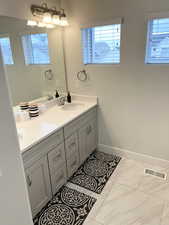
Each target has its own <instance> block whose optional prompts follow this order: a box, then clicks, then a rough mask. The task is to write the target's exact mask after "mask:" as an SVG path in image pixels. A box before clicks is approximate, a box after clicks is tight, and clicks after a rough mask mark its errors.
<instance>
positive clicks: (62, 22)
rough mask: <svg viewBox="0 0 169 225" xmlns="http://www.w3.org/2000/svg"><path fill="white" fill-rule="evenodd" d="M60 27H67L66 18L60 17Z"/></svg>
mask: <svg viewBox="0 0 169 225" xmlns="http://www.w3.org/2000/svg"><path fill="white" fill-rule="evenodd" d="M60 25H61V26H68V25H69V24H68V21H67V17H61V19H60Z"/></svg>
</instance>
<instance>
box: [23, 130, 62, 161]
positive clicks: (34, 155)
mask: <svg viewBox="0 0 169 225" xmlns="http://www.w3.org/2000/svg"><path fill="white" fill-rule="evenodd" d="M62 142H64V137H63V129H61V130H59V131H57V132H55V133H54V134H52V135H50V136H49V137H47V138H46V139H44V140H43V141H41V142H40V143H38V144H35V146H33V147H32V148H30V149H29V150H27V151H25V152H24V153H23V154H22V157H23V161H24V163H25V164H26V163H27V162H28V161H29V162H31V161H32V162H33V161H36V160H37V159H39V158H40V157H42V156H43V155H45V154H47V153H48V152H49V151H50V150H51V149H53V148H54V147H56V146H58V145H59V144H60V143H62Z"/></svg>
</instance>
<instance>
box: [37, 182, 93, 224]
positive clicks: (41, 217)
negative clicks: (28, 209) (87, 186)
mask: <svg viewBox="0 0 169 225" xmlns="http://www.w3.org/2000/svg"><path fill="white" fill-rule="evenodd" d="M95 202H96V199H95V198H92V197H90V196H88V195H86V194H83V193H80V192H78V191H76V190H73V189H71V188H68V187H66V186H64V187H63V188H61V189H60V191H59V192H58V193H57V194H56V195H55V196H54V197H53V199H52V200H51V201H50V202H49V203H48V204H47V205H46V206H45V207H44V208H43V209H42V210H41V212H40V213H38V215H37V216H36V217H35V218H34V225H81V224H82V223H83V222H84V220H85V219H86V217H87V215H88V213H89V212H90V210H91V209H92V207H93V205H94V203H95Z"/></svg>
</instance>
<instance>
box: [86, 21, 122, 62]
mask: <svg viewBox="0 0 169 225" xmlns="http://www.w3.org/2000/svg"><path fill="white" fill-rule="evenodd" d="M120 38H121V24H113V25H106V26H97V27H91V28H84V29H82V42H83V43H82V44H83V62H84V64H92V63H93V64H94V63H96V64H106V63H114V64H118V63H120Z"/></svg>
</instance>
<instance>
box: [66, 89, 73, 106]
mask: <svg viewBox="0 0 169 225" xmlns="http://www.w3.org/2000/svg"><path fill="white" fill-rule="evenodd" d="M67 102H68V103H71V102H72V97H71V95H70V92H69V91H68V94H67Z"/></svg>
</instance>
